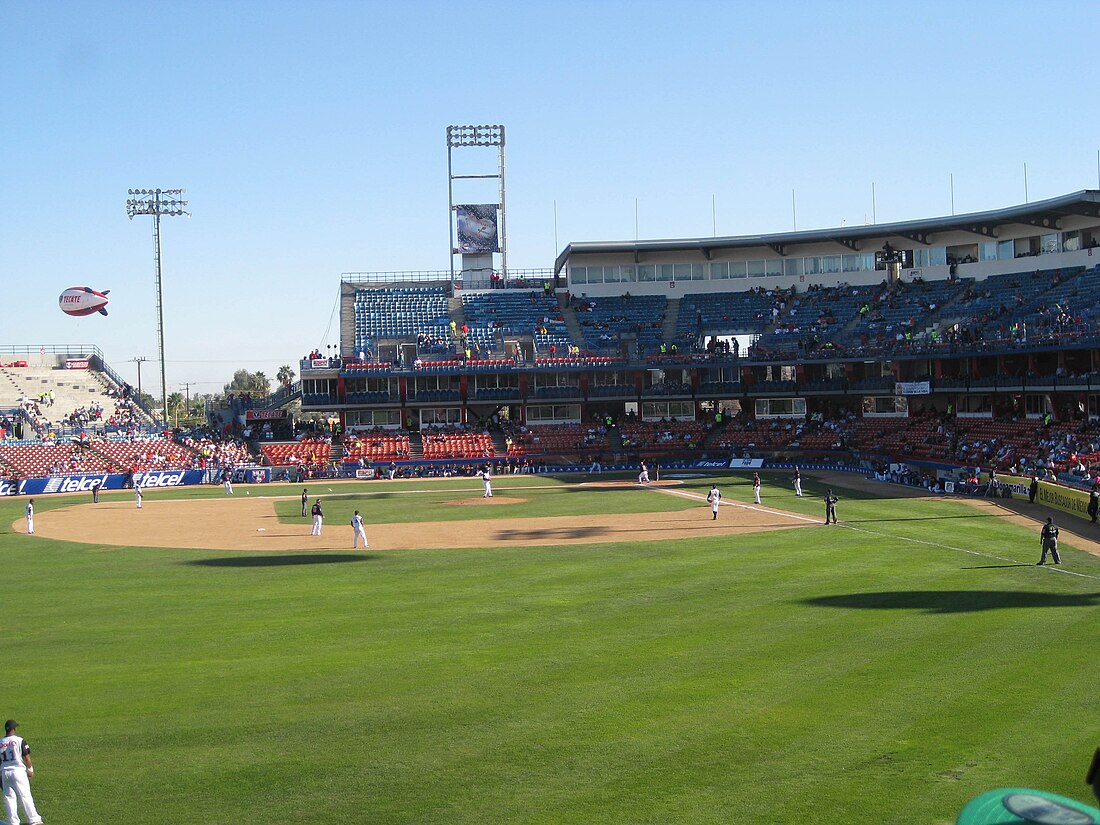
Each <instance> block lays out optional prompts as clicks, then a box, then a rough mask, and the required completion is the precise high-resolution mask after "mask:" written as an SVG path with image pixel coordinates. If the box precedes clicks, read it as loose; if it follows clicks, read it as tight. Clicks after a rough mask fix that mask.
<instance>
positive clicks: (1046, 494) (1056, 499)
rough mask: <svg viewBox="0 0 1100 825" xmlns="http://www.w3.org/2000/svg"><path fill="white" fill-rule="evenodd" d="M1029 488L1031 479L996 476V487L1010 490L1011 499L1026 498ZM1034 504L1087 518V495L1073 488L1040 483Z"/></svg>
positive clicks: (1046, 482)
mask: <svg viewBox="0 0 1100 825" xmlns="http://www.w3.org/2000/svg"><path fill="white" fill-rule="evenodd" d="M1030 486H1031V479H1030V478H1027V477H1025V476H1010V475H1003V474H998V475H997V487H998V488H1000V489H1008V490H1011V491H1012V497H1013V498H1022V499H1026V498H1028V488H1029V487H1030ZM1035 503H1036V504H1043V505H1046V506H1047V507H1053V508H1054V509H1055V510H1061V511H1062V512H1063V513H1069V514H1070V515H1071V516H1077V517H1078V518H1088V517H1089V514H1088V506H1089V494H1088V493H1087V492H1086V491H1084V490H1078V489H1077V488H1075V487H1063V486H1062V485H1061V484H1051V483H1050V482H1049V481H1040V482H1039V489H1038V490H1037V491H1036V493H1035Z"/></svg>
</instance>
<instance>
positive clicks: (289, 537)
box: [13, 496, 814, 551]
mask: <svg viewBox="0 0 1100 825" xmlns="http://www.w3.org/2000/svg"><path fill="white" fill-rule="evenodd" d="M291 498H296V497H291ZM521 500H522V499H509V498H507V497H504V496H501V497H494V498H491V499H483V498H481V497H477V498H469V497H465V496H460V497H456V498H455V500H454V501H453V502H452V503H453V504H455V505H457V506H464V507H475V506H485V507H490V506H491V507H492V508H493V510H494V512H495V513H496V514H500V512H501V510H502V509H503V506H504V505H507V504H509V503H515V502H518V501H521ZM812 523H814V521H813V520H808V519H806V517H804V516H797V515H794V514H789V513H783V512H781V511H778V510H772V509H770V508H767V507H761V508H757V507H753V506H751V505H741V504H730V505H728V506H724V507H723V508H722V512H721V516H720V518H719V519H718V520H717V521H713V520H712V519H711V513H710V508H709V506H708V505H707V504H706V503H705V502H703V501H700V502H699V506H698V507H695V508H692V509H689V510H681V511H678V512H655V513H630V514H607V515H597V516H556V517H546V518H522V519H509V518H499V517H497V518H491V519H490V518H486V519H472V520H463V521H442V522H413V523H400V524H373V525H372V524H368V525H367V536H368V538H369V540H370V549H371V550H416V549H442V548H450V547H453V548H463V547H467V548H469V547H531V546H545V545H562V544H591V543H598V542H616V541H653V540H656V539H683V538H695V537H700V538H701V537H704V536H714V535H730V536H735V535H738V534H741V533H755V532H759V531H761V530H778V529H790V528H793V527H803V526H806V525H808V524H812ZM310 526H311V522H310V520H309V519H308V518H303V519H301V521H300V522H297V521H296V523H293V524H288V523H283V522H280V521H279V518H278V516H276V514H275V501H274V499H271V498H262V497H259V496H254V497H242V496H235V497H233V498H231V499H196V500H162V501H158V500H156V499H155V498H154V497H152V496H149V497H146V499H145V504H144V507H142V509H140V510H139V509H137V508H136V507H135V506H134V505H133V503H132V502H128V501H112V502H104V503H101V504H99V505H92V504H90V503H86V502H81V503H80V504H75V505H74V506H72V507H63V508H60V509H57V510H51V511H49V512H48V513H43V514H41V515H40V516H39V517H38V519H37V523H36V524H35V528H36V529H35V535H37V536H42V537H44V538H52V539H63V540H66V541H79V542H85V543H93V544H106V545H117V546H125V547H193V548H196V549H207V550H294V551H302V550H340V549H348V548H350V546H351V540H352V534H351V526H350V525H347V524H333V523H332V522H328V523H326V524H325V525H324V529H323V531H322V534H321V536H320V537H315V536H311V535H310ZM13 527H14V528H15V529H16V530H18V531H20V532H23V531H24V530H25V525H24V523H23V520H22V519H20V520H18V521H16V522H15V523H14V524H13Z"/></svg>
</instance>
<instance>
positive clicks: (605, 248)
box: [554, 189, 1100, 275]
mask: <svg viewBox="0 0 1100 825" xmlns="http://www.w3.org/2000/svg"><path fill="white" fill-rule="evenodd" d="M1071 215H1074V216H1082V217H1092V218H1096V217H1100V191H1097V190H1095V189H1082V190H1081V191H1080V192H1074V193H1073V194H1070V195H1061V196H1059V197H1057V198H1050V199H1049V200H1044V201H1035V202H1033V203H1026V204H1022V205H1020V206H1010V207H1007V208H1005V209H994V210H991V211H989V212H971V213H969V214H966V215H951V216H947V217H941V218H922V219H920V220H915V221H900V222H898V223H877V224H868V225H865V226H841V227H836V228H834V229H811V230H808V231H805V232H777V233H775V234H771V235H734V236H729V237H712V238H689V239H681V240H651V241H584V242H580V243H571V244H569V245H568V246H566V247H565V249H564V250H562V252H561V254H560V255H558V257H557V259H556V260H555V261H554V274H555V275H556V274H557V273H559V272H560V271H561V269H562V267H563V266H565V264H566V262H567V261H568V260H569V258H570V257H571V256H573V255H598V254H610V253H623V252H632V253H634V256H635V261H638V260H640V259H641V256H642V255H643V254H644V253H654V252H685V251H693V250H694V251H698V252H699V253H700V255H701V256H702V257H703V258H705V259H707V260H710V258H711V256H712V254H713V253H714V252H716V251H718V250H727V249H744V248H751V247H768V248H770V249H771V250H772V251H773V252H775V253H776V254H778V255H780V256H783V255H786V254H787V250H788V249H789V248H790V247H792V246H797V245H802V244H820V243H825V242H830V241H831V242H834V243H836V244H838V245H840V246H842V247H845V248H846V249H849V250H852V251H859V250H860V249H866V248H867V242H869V241H880V240H882V239H883V238H907V239H909V240H911V241H913V242H914V243H917V244H922V245H928V244H930V240H929V239H930V238H931V236H933V235H936V234H939V233H943V232H969V233H973V234H974V235H980V236H984V237H987V238H996V237H997V234H998V233H997V228H998V227H999V226H1004V225H1007V224H1024V225H1030V226H1036V227H1039V228H1041V229H1045V230H1048V231H1050V230H1058V229H1060V228H1061V225H1060V223H1059V221H1060V220H1061V219H1062V218H1064V217H1067V216H1071Z"/></svg>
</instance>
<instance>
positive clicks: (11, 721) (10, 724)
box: [4, 719, 19, 730]
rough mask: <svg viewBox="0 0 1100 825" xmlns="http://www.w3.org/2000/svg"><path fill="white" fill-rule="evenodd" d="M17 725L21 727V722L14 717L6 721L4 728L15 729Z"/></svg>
mask: <svg viewBox="0 0 1100 825" xmlns="http://www.w3.org/2000/svg"><path fill="white" fill-rule="evenodd" d="M17 727H19V723H18V722H16V721H15V720H14V719H9V720H8V721H7V722H5V723H4V730H15V729H16V728H17Z"/></svg>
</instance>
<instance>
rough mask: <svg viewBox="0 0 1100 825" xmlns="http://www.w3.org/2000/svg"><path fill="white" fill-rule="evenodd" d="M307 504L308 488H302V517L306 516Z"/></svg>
mask: <svg viewBox="0 0 1100 825" xmlns="http://www.w3.org/2000/svg"><path fill="white" fill-rule="evenodd" d="M308 506H309V490H308V489H306V488H305V487H303V488H302V518H305V517H306V507H308Z"/></svg>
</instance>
